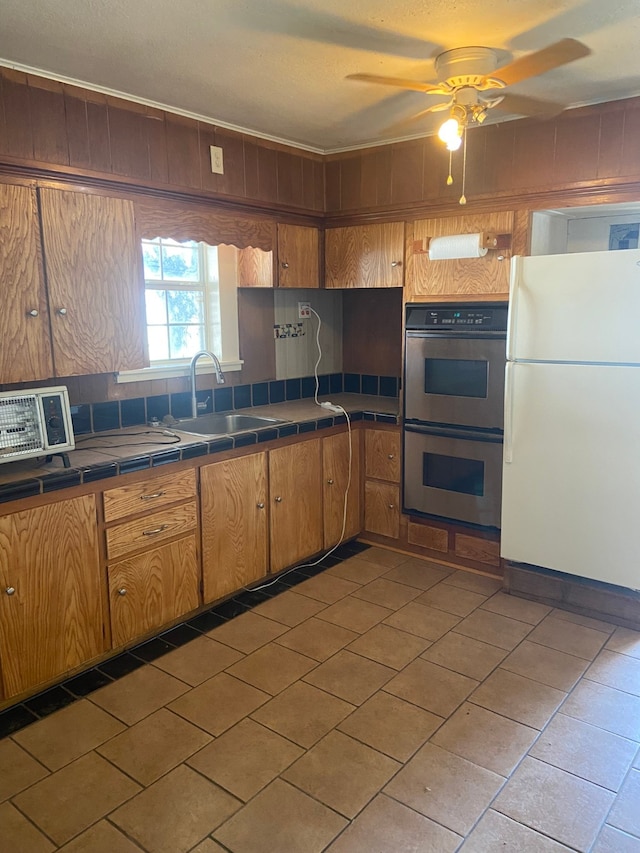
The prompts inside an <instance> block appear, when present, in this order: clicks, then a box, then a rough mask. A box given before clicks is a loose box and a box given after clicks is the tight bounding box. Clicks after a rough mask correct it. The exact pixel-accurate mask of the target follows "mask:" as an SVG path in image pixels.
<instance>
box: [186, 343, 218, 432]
mask: <svg viewBox="0 0 640 853" xmlns="http://www.w3.org/2000/svg"><path fill="white" fill-rule="evenodd" d="M201 355H208V356H209V358H210V359H211V361H212V362H213V366H214V368H215V371H216V382H217V383H218V385H224V373H223V372H222V368H221V367H220V362H219V361H218V356H217V355H214V354H213V353H212V352H210V351H209V350H208V349H201V350H199V351H198V352H197V353H196V354H195V355H194V356H193V358H192V359H191V365H190V367H189V371H190V375H191V417H192V418H197V417H198V401H197V400H196V364H197V363H198V359H199V358H200V356H201Z"/></svg>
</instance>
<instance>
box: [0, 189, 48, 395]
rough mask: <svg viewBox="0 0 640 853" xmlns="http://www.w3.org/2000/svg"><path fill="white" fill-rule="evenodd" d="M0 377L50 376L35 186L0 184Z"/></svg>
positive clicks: (19, 379)
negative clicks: (0, 302) (0, 283)
mask: <svg viewBox="0 0 640 853" xmlns="http://www.w3.org/2000/svg"><path fill="white" fill-rule="evenodd" d="M0 281H2V311H0V341H1V343H0V377H1V381H2V382H3V383H7V384H8V383H12V382H29V381H32V380H35V379H46V378H48V377H50V376H53V363H52V359H51V339H50V335H49V313H48V306H47V298H46V293H45V287H44V274H43V271H42V257H41V249H40V229H39V226H38V208H37V202H36V192H35V190H34V189H31V188H30V187H17V186H11V185H9V184H0Z"/></svg>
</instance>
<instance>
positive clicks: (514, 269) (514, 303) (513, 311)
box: [507, 255, 524, 361]
mask: <svg viewBox="0 0 640 853" xmlns="http://www.w3.org/2000/svg"><path fill="white" fill-rule="evenodd" d="M523 260H524V259H523V258H521V257H520V255H515V256H514V257H513V258H511V278H510V281H509V313H508V318H507V359H508V360H509V361H513V359H514V353H515V349H516V322H517V318H518V297H519V296H520V279H521V269H522V262H523Z"/></svg>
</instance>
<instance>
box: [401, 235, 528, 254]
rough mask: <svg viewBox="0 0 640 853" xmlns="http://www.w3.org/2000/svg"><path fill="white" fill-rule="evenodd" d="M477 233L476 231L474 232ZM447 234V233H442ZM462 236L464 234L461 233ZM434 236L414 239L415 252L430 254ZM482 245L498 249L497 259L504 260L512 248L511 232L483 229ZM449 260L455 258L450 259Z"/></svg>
mask: <svg viewBox="0 0 640 853" xmlns="http://www.w3.org/2000/svg"><path fill="white" fill-rule="evenodd" d="M473 233H476V232H473ZM441 236H445V235H441ZM446 236H450V237H454V236H458V235H457V234H456V235H454V234H448V235H446ZM460 236H462V235H460ZM432 239H433V238H432V237H423V238H422V239H421V240H414V241H413V254H414V255H428V254H429V243H430V241H431V240H432ZM480 245H481V247H482V248H484V249H489V250H492V251H497V252H498V255H497V260H499V261H503V260H504V259H505V258H506V257H508V256H509V253H510V250H511V234H496V233H495V232H493V231H481V232H480ZM449 260H455V258H454V259H449Z"/></svg>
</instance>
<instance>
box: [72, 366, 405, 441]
mask: <svg viewBox="0 0 640 853" xmlns="http://www.w3.org/2000/svg"><path fill="white" fill-rule="evenodd" d="M399 388H400V380H399V379H398V378H397V377H395V376H373V375H369V374H359V373H325V374H322V375H321V376H319V377H318V393H319V395H320V396H324V395H327V394H339V393H341V392H343V391H344V392H348V393H350V394H374V395H379V396H381V397H397V396H398V394H399ZM314 394H315V378H314V377H313V376H301V377H293V378H290V379H274V380H272V381H270V382H257V383H255V384H254V385H234V386H225V387H222V388H215V389H205V390H201V391H198V392H197V393H196V398H197V401H198V414H199V415H204V414H209V413H211V412H228V411H233V410H234V409H247V408H250V407H252V406H266V405H269V404H270V403H284V402H285V401H288V400H300V399H304V398H310V397H313V396H314ZM167 415H170V416H171V417H173V418H176V419H180V418H188V417H191V395H190V394H189V392H185V391H182V392H179V393H176V394H158V395H155V396H152V397H136V398H132V399H126V400H109V401H107V402H100V403H82V404H79V405H72V406H71V418H72V421H73V431H74V433H75V434H76V435H83V434H86V433H91V432H106V431H108V430H113V429H119V428H121V427H131V426H139V425H143V424H147V423H149V422H150V421H152V420H153V419H157V420H159V421H162V419H163V418H165V417H166V416H167Z"/></svg>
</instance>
